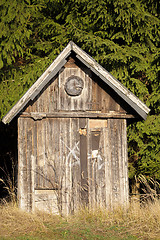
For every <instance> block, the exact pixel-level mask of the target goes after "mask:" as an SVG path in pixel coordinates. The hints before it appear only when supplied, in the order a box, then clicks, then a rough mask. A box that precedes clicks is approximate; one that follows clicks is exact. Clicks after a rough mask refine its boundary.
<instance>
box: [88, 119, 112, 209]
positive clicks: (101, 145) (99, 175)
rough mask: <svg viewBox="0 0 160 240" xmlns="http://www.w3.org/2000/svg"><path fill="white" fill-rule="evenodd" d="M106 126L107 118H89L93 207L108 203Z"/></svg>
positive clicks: (89, 171)
mask: <svg viewBox="0 0 160 240" xmlns="http://www.w3.org/2000/svg"><path fill="white" fill-rule="evenodd" d="M106 127H107V121H106V120H101V121H100V120H89V145H88V146H89V149H88V153H89V154H88V166H89V169H88V174H89V195H90V196H89V199H90V205H91V206H93V207H94V206H95V205H100V206H104V205H105V203H106V184H105V181H106V179H105V171H106V168H105V164H106V163H105V162H106V157H107V156H106V152H105V135H106Z"/></svg>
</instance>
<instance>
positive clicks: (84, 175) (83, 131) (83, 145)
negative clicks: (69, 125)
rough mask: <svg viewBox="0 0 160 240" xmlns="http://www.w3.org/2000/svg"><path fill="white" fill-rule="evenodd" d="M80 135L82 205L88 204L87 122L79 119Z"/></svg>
mask: <svg viewBox="0 0 160 240" xmlns="http://www.w3.org/2000/svg"><path fill="white" fill-rule="evenodd" d="M82 120H83V121H82ZM79 124H80V125H79V133H80V166H81V199H82V204H84V205H86V204H88V162H87V148H88V147H87V145H88V143H87V128H84V126H85V125H86V124H87V120H86V119H85V118H84V119H81V121H80V122H79Z"/></svg>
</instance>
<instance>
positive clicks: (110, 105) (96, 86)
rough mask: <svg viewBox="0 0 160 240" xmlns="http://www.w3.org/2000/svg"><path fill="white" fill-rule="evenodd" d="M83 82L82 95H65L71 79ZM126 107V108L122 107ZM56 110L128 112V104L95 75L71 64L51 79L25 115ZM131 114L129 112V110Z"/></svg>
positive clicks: (84, 68)
mask: <svg viewBox="0 0 160 240" xmlns="http://www.w3.org/2000/svg"><path fill="white" fill-rule="evenodd" d="M71 75H74V76H78V77H80V78H82V79H83V81H84V88H83V90H82V94H81V95H80V96H74V97H72V96H69V95H68V94H67V93H66V92H65V89H64V87H65V83H66V80H67V78H68V77H69V76H71ZM122 105H123V106H122ZM55 111H100V112H103V113H105V112H110V111H115V112H120V113H126V105H125V103H124V102H122V100H120V98H119V97H118V95H117V94H116V93H114V92H113V90H111V89H110V87H107V86H106V85H105V84H104V83H102V81H101V80H100V78H98V77H97V76H95V75H94V74H93V73H92V74H91V71H90V70H89V69H88V68H86V67H85V66H84V65H82V64H81V65H80V64H79V63H77V64H75V63H74V64H69V63H67V64H66V65H65V67H63V68H62V69H61V71H60V72H59V74H58V76H56V77H55V78H54V79H52V80H51V82H50V83H49V84H47V86H46V87H45V88H44V89H43V91H42V92H40V93H39V95H38V96H37V97H36V99H35V100H34V101H33V102H30V103H29V106H28V108H27V109H26V110H25V112H45V113H52V112H55ZM127 111H128V110H127Z"/></svg>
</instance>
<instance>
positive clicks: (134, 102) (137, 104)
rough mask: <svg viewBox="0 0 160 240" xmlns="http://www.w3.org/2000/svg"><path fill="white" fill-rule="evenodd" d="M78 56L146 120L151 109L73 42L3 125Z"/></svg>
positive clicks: (10, 113)
mask: <svg viewBox="0 0 160 240" xmlns="http://www.w3.org/2000/svg"><path fill="white" fill-rule="evenodd" d="M72 51H73V52H74V53H75V54H76V57H77V58H78V59H79V60H80V61H81V62H82V63H83V64H85V65H86V66H87V67H88V68H89V69H91V71H93V72H94V73H95V74H96V75H97V76H99V77H100V78H101V79H102V81H104V82H105V83H106V84H107V85H109V86H110V87H111V88H112V89H113V90H114V91H115V92H116V93H117V94H118V95H119V96H120V97H121V98H122V99H123V100H124V101H126V102H127V103H128V104H129V106H131V108H132V109H134V110H135V112H137V113H138V115H139V116H140V117H141V118H143V119H146V117H147V114H148V112H149V111H150V109H149V108H148V107H147V106H146V105H145V104H144V103H143V102H141V101H140V99H139V98H137V97H136V96H135V95H134V94H133V93H131V92H130V91H129V90H128V89H127V88H126V87H125V86H124V85H123V84H121V83H120V82H119V81H118V80H117V79H115V78H114V77H113V76H112V75H111V74H110V73H109V72H107V71H106V70H105V69H104V68H103V67H102V66H101V65H99V64H98V63H97V62H96V61H95V60H94V59H93V58H92V57H90V56H89V55H88V54H87V53H86V52H84V51H83V50H82V49H81V48H79V47H78V46H77V45H76V44H75V43H73V42H72V41H71V42H69V44H68V45H67V46H66V48H64V50H63V51H62V52H61V53H60V54H59V55H58V57H57V58H56V59H55V60H54V62H53V63H52V64H51V65H50V66H49V67H48V68H47V70H46V71H45V72H44V73H43V74H42V75H41V76H40V77H39V78H38V80H37V81H36V82H35V83H34V84H33V85H32V86H31V87H30V88H29V90H28V91H27V92H26V93H25V94H24V95H23V97H22V98H21V99H20V100H19V101H18V102H17V103H16V104H15V105H14V106H13V107H12V108H11V110H10V111H9V112H8V113H7V114H6V115H5V116H4V117H3V119H2V122H3V123H5V124H6V123H9V122H10V121H11V120H12V119H13V118H14V117H15V116H16V115H17V114H19V113H20V111H21V110H22V109H23V108H24V107H25V106H26V105H27V103H28V102H29V101H30V100H33V99H34V98H35V97H36V96H37V95H38V94H39V92H40V91H41V90H42V89H43V88H44V86H46V84H47V83H48V82H49V81H50V80H51V79H52V78H53V77H54V76H55V75H56V74H57V73H58V72H59V70H60V69H61V68H62V67H63V66H64V65H65V63H66V62H67V60H66V59H67V57H68V56H69V55H70V54H71V52H72Z"/></svg>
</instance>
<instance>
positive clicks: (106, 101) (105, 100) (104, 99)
mask: <svg viewBox="0 0 160 240" xmlns="http://www.w3.org/2000/svg"><path fill="white" fill-rule="evenodd" d="M101 92H102V93H101V111H102V112H109V111H110V108H109V106H110V95H109V94H108V93H107V92H106V91H105V90H104V89H101Z"/></svg>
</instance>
